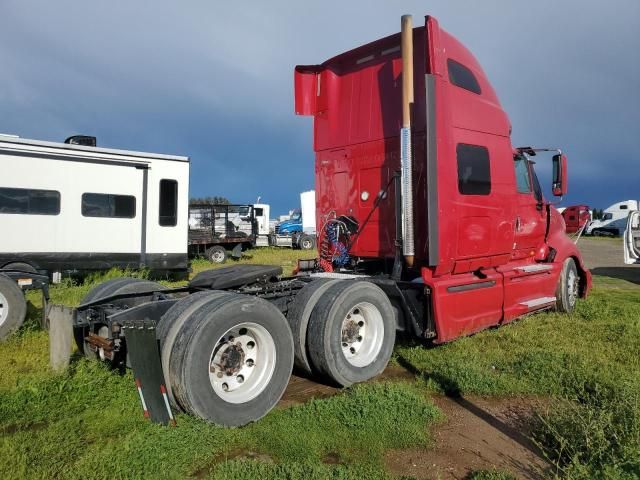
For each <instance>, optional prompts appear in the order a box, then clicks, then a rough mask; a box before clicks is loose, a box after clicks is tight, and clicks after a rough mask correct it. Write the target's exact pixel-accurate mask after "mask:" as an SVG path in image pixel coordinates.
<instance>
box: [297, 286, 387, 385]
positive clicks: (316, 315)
mask: <svg viewBox="0 0 640 480" xmlns="http://www.w3.org/2000/svg"><path fill="white" fill-rule="evenodd" d="M395 337H396V321H395V312H394V310H393V307H392V305H391V302H390V301H389V298H388V297H387V295H386V294H385V293H384V292H383V291H382V290H381V289H380V287H378V286H377V285H374V284H373V283H371V282H367V281H349V282H340V283H339V284H334V285H332V286H331V287H330V288H329V289H328V290H327V291H326V292H325V293H324V295H323V296H322V298H321V299H320V301H319V302H318V304H317V305H316V308H315V309H314V310H313V313H312V314H311V318H310V319H309V327H308V331H307V341H308V345H307V347H308V353H309V358H310V359H311V365H312V366H313V368H314V370H315V371H317V372H320V373H321V374H322V375H324V376H325V377H326V378H327V379H329V380H330V381H332V382H334V383H336V384H337V385H339V386H342V387H348V386H349V385H352V384H354V383H358V382H364V381H365V380H369V379H370V378H373V377H375V376H376V375H378V374H380V373H382V371H383V370H384V369H385V367H386V366H387V363H388V362H389V359H390V358H391V353H392V352H393V345H394V342H395Z"/></svg>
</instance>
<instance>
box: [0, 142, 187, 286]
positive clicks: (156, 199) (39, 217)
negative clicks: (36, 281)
mask: <svg viewBox="0 0 640 480" xmlns="http://www.w3.org/2000/svg"><path fill="white" fill-rule="evenodd" d="M81 139H82V141H83V144H76V143H71V142H75V141H77V137H71V138H70V139H68V141H69V142H70V143H54V142H43V141H39V140H28V139H22V138H17V137H4V136H0V171H2V174H1V175H0V226H1V230H2V235H0V268H1V267H6V266H7V265H11V264H15V263H20V264H26V265H28V266H29V267H30V268H31V269H33V270H35V271H42V272H44V273H46V274H48V275H50V276H55V277H59V276H61V275H63V274H76V275H83V274H84V273H87V272H93V271H97V270H108V269H110V268H113V267H118V268H130V269H137V268H145V269H148V270H150V271H151V272H152V274H157V275H162V276H165V275H168V274H178V275H183V274H186V272H187V269H188V260H187V198H188V190H189V159H188V158H187V157H177V156H171V155H160V154H154V153H144V152H133V151H128V150H114V149H108V148H97V147H95V146H94V145H95V139H94V138H93V137H81Z"/></svg>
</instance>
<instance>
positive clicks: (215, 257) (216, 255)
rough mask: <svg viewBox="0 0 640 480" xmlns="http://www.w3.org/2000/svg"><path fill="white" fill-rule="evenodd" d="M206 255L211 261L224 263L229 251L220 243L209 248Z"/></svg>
mask: <svg viewBox="0 0 640 480" xmlns="http://www.w3.org/2000/svg"><path fill="white" fill-rule="evenodd" d="M204 255H205V257H207V259H208V260H209V261H210V262H211V263H224V262H226V260H227V251H226V250H225V248H224V247H222V246H220V245H214V246H213V247H210V248H208V249H207V250H206V252H204Z"/></svg>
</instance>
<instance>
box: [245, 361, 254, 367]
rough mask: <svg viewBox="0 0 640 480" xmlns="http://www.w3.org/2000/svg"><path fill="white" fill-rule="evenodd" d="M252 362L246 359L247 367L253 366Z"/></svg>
mask: <svg viewBox="0 0 640 480" xmlns="http://www.w3.org/2000/svg"><path fill="white" fill-rule="evenodd" d="M253 365H254V363H253V360H251V359H249V360H247V367H253Z"/></svg>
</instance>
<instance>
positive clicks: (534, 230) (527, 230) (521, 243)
mask: <svg viewBox="0 0 640 480" xmlns="http://www.w3.org/2000/svg"><path fill="white" fill-rule="evenodd" d="M513 164H514V169H515V173H516V188H517V193H516V201H515V203H516V209H515V218H514V240H513V254H512V258H514V259H519V258H526V257H530V256H533V255H534V254H535V250H536V248H537V247H539V246H540V244H541V243H542V242H543V241H544V235H545V231H546V228H547V225H546V222H547V216H546V213H545V209H544V199H543V196H542V189H541V188H540V184H539V182H538V177H537V176H536V174H535V170H534V169H533V162H532V161H531V160H529V159H528V158H527V157H526V156H525V155H523V154H518V155H515V157H514V162H513Z"/></svg>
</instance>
